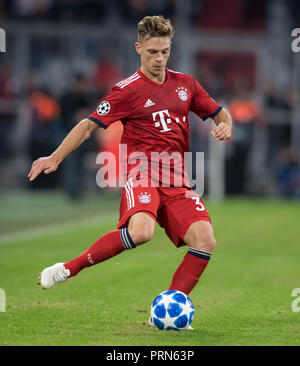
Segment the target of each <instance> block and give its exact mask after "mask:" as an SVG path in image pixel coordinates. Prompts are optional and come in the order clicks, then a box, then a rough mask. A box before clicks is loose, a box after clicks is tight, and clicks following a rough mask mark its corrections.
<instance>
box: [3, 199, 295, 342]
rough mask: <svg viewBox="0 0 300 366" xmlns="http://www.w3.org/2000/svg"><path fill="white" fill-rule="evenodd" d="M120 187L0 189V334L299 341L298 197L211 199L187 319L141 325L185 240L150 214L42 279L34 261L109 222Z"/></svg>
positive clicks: (74, 247) (66, 249) (70, 253)
mask: <svg viewBox="0 0 300 366" xmlns="http://www.w3.org/2000/svg"><path fill="white" fill-rule="evenodd" d="M118 202H119V197H118V196H117V197H115V196H103V195H99V197H95V196H93V197H90V198H87V199H86V200H84V201H83V202H82V203H80V204H75V203H70V202H67V200H66V199H65V198H64V197H63V196H62V195H57V194H53V193H48V194H45V193H43V194H42V193H36V194H33V195H29V196H24V195H16V194H15V195H11V196H9V195H7V196H5V197H3V196H2V197H0V203H1V207H2V209H1V213H0V222H1V227H0V233H1V234H0V288H2V289H4V290H5V293H6V311H5V312H0V345H8V346H19V345H20V346H24V345H29V346H33V345H36V346H43V345H47V346H48V345H50V346H55V345H57V346H71V345H74V346H78V345H87V346H88V345H94V346H125V345H128V346H142V345H145V346H208V345H209V346H229V345H231V346H239V345H241V346H245V345H246V346H262V345H270V346H276V345H300V312H294V311H292V307H291V305H292V301H293V300H295V298H294V297H292V290H293V289H294V288H300V256H299V243H300V241H299V237H300V229H299V208H300V207H299V203H298V204H296V203H292V202H280V201H267V200H257V199H256V200H255V199H247V200H242V199H227V200H226V201H225V202H223V203H221V204H216V203H209V202H208V203H207V207H208V210H209V212H210V214H211V217H212V220H213V227H214V232H215V236H216V239H217V247H216V250H215V252H214V254H213V257H212V259H211V262H210V264H209V265H208V267H207V269H206V271H205V273H204V274H203V276H202V277H201V278H200V281H199V283H198V285H197V287H196V288H195V289H194V290H193V292H192V293H191V294H190V297H191V299H192V301H193V303H194V305H195V310H196V311H195V318H194V321H193V327H194V331H181V332H174V331H159V330H158V329H156V328H150V327H148V326H147V320H148V317H149V312H150V305H151V302H152V300H153V299H154V298H155V296H156V295H157V294H158V293H159V292H161V291H163V290H166V289H167V288H168V286H169V284H170V281H171V278H172V275H173V273H174V271H175V270H176V268H177V266H178V265H179V263H180V262H181V260H182V258H183V256H184V254H185V252H186V248H180V249H176V248H175V247H174V246H173V245H172V244H171V242H170V241H169V239H168V238H167V236H166V235H165V233H164V231H163V230H162V229H161V228H159V227H158V226H157V228H156V231H155V235H154V238H153V239H152V240H151V241H150V242H149V243H147V244H145V245H143V246H141V247H138V248H137V249H135V250H132V251H128V252H127V251H126V252H123V253H122V254H121V255H119V256H117V257H115V258H112V259H110V260H108V261H106V262H104V263H101V264H98V265H96V266H93V267H91V268H88V269H85V270H83V271H82V272H81V273H79V275H78V276H76V277H74V278H72V279H70V280H69V281H67V282H66V283H63V284H60V285H59V286H57V287H55V288H53V289H51V290H48V291H43V290H41V288H40V287H39V286H37V285H36V280H37V277H38V275H39V273H40V271H41V270H42V269H43V268H44V267H47V266H49V265H52V264H54V263H56V262H63V261H67V260H69V259H71V258H73V257H75V256H77V255H79V254H80V253H81V252H82V251H84V250H85V249H86V248H88V247H89V246H90V245H91V244H92V243H93V242H94V241H95V240H96V239H97V238H98V237H100V236H101V235H103V234H105V233H106V232H108V231H110V230H114V229H115V228H116V224H117V219H118Z"/></svg>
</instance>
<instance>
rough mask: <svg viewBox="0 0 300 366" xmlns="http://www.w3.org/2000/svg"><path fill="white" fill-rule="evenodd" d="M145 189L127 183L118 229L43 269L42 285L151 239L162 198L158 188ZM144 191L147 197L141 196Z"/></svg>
mask: <svg viewBox="0 0 300 366" xmlns="http://www.w3.org/2000/svg"><path fill="white" fill-rule="evenodd" d="M144 190H145V188H142V187H134V185H133V184H132V186H131V187H130V188H128V187H126V188H125V189H124V190H123V192H122V198H121V204H120V220H119V225H118V230H114V231H111V232H109V233H107V234H105V235H103V236H101V237H100V238H99V239H98V240H97V241H96V242H95V243H94V244H92V245H91V246H90V247H89V248H88V249H87V250H86V251H84V252H83V253H82V254H81V255H79V256H78V257H76V258H74V259H72V260H70V261H68V262H66V263H57V264H55V265H53V266H51V267H47V268H46V269H44V270H43V271H42V273H41V276H40V282H39V283H40V284H41V286H42V287H43V288H50V287H52V286H54V285H55V284H57V283H60V282H63V281H65V280H67V279H68V278H69V277H73V276H75V275H76V274H77V273H78V272H80V271H81V270H82V269H83V268H86V267H90V266H93V265H95V264H97V263H100V262H103V261H105V260H107V259H109V258H112V257H114V256H116V255H118V254H120V253H122V252H123V251H124V250H130V249H134V248H135V247H136V246H137V245H140V244H143V243H146V242H147V241H149V240H150V239H151V237H152V235H153V233H154V228H155V220H156V212H157V207H158V204H159V200H158V195H157V193H156V192H155V188H148V189H147V192H146V193H145V192H143V191H144ZM150 192H151V193H150ZM141 194H143V198H144V199H139V196H140V195H141ZM146 196H147V197H146Z"/></svg>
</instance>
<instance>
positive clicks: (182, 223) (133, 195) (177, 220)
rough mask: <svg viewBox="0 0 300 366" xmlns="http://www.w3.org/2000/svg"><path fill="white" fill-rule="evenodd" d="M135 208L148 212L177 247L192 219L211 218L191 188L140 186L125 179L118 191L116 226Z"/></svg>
mask: <svg viewBox="0 0 300 366" xmlns="http://www.w3.org/2000/svg"><path fill="white" fill-rule="evenodd" d="M137 212H145V213H147V214H148V215H150V216H151V217H152V218H153V219H154V220H155V221H156V222H157V223H158V224H159V225H160V226H161V227H162V228H164V229H165V232H166V234H167V235H168V237H169V238H170V239H171V241H172V242H173V243H174V244H175V246H177V247H180V246H183V245H186V244H185V243H184V241H183V238H184V236H185V234H186V232H187V230H188V228H189V227H190V225H191V224H192V223H193V222H196V221H200V220H205V221H209V222H211V220H210V217H209V214H208V212H207V210H206V207H205V206H204V203H203V201H202V199H201V196H199V195H198V194H196V193H195V192H194V191H193V190H192V189H188V188H184V187H178V188H177V187H176V188H174V187H140V186H138V185H136V184H135V182H134V181H133V180H132V179H129V181H128V182H127V183H126V184H125V186H124V188H123V191H122V197H121V204H120V218H119V223H118V229H121V228H124V227H127V226H128V222H129V219H130V217H131V216H132V215H134V214H135V213H137Z"/></svg>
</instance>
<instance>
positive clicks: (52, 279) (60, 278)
mask: <svg viewBox="0 0 300 366" xmlns="http://www.w3.org/2000/svg"><path fill="white" fill-rule="evenodd" d="M69 276H70V271H69V270H68V269H66V268H65V267H64V264H63V263H56V264H54V265H53V266H51V267H47V268H45V269H44V270H43V271H42V272H41V275H40V277H39V281H38V285H41V287H42V289H43V290H46V289H48V288H51V287H53V286H55V285H57V284H58V283H61V282H65V281H67V279H68V277H69Z"/></svg>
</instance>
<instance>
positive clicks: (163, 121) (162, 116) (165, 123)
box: [152, 109, 171, 132]
mask: <svg viewBox="0 0 300 366" xmlns="http://www.w3.org/2000/svg"><path fill="white" fill-rule="evenodd" d="M165 114H166V115H167V117H170V114H169V111H168V110H167V109H164V110H163V111H158V112H154V113H152V116H153V121H154V122H155V127H159V126H162V128H163V129H162V130H160V132H167V131H171V128H168V124H169V123H171V118H167V119H165ZM157 115H158V118H159V121H158V122H157V121H156V116H157Z"/></svg>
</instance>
